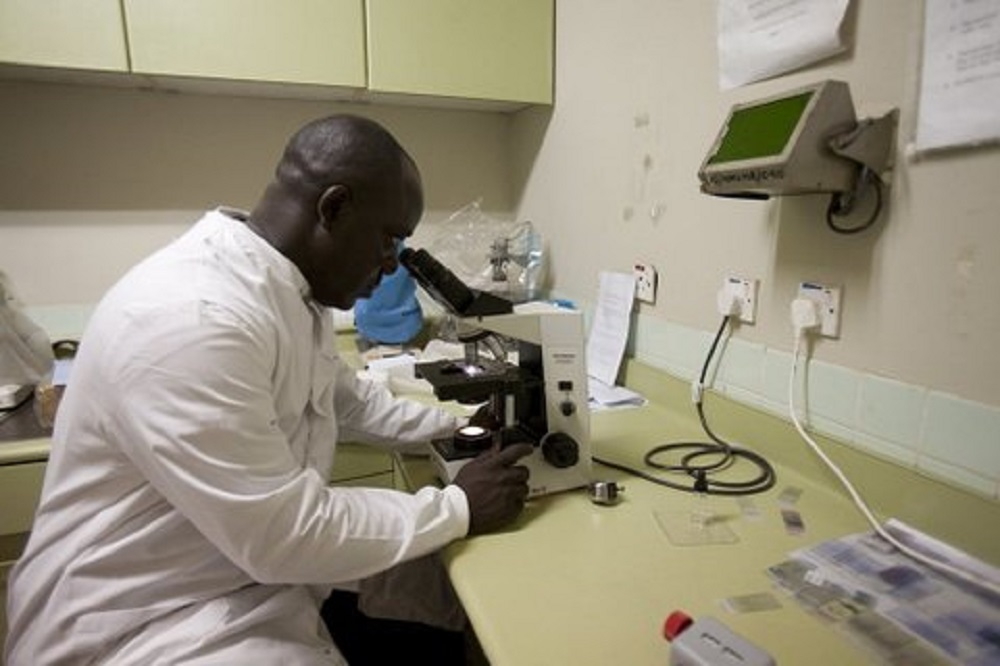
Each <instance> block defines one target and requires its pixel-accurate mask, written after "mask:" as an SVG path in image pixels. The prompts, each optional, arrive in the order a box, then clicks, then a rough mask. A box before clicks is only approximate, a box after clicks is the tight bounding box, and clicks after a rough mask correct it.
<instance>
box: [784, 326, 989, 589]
mask: <svg viewBox="0 0 1000 666" xmlns="http://www.w3.org/2000/svg"><path fill="white" fill-rule="evenodd" d="M804 339H805V329H799V330H797V332H796V336H795V349H794V351H793V352H792V371H791V374H790V377H789V382H788V410H789V413H790V414H791V417H792V423H794V424H795V429H796V430H798V431H799V435H801V436H802V439H804V440H805V441H806V443H807V444H808V445H809V447H810V448H811V449H812V450H813V451H814V452H815V453H816V455H817V456H819V458H820V460H822V461H823V462H824V463H825V464H826V466H827V467H829V468H830V471H832V472H833V473H834V475H835V476H836V477H837V479H838V480H839V481H840V483H841V485H843V486H844V488H845V489H846V490H847V492H848V494H849V495H850V496H851V499H852V500H854V504H855V506H857V508H858V510H859V511H861V514H862V515H863V516H864V517H865V519H866V520H867V521H868V523H869V524H870V525H871V526H872V529H874V530H875V532H876V533H877V534H878V535H879V536H880V537H882V538H883V539H885V540H886V541H888V542H889V543H890V544H892V545H893V546H895V547H896V548H897V549H899V551H900V552H902V553H903V554H904V555H908V556H909V557H911V558H913V559H914V560H917V561H918V562H921V563H923V564H926V565H927V566H929V567H931V568H932V569H936V570H938V571H941V572H943V573H945V574H948V575H951V576H954V577H955V578H959V579H961V580H964V581H966V582H967V583H971V584H973V585H975V586H977V587H980V588H982V589H985V590H989V591H990V592H992V593H993V594H996V595H998V596H1000V586H998V585H997V584H996V583H994V582H993V581H991V580H989V579H987V578H985V577H983V576H980V575H978V574H976V573H975V572H972V571H967V570H965V569H960V568H958V567H955V566H952V565H951V564H948V563H947V562H942V561H940V560H937V559H934V558H933V557H929V556H927V555H925V554H924V553H921V552H919V551H917V550H914V549H913V548H910V547H909V546H907V545H906V544H904V543H902V542H901V541H899V540H898V539H897V538H896V537H894V536H893V535H892V534H890V533H889V532H888V531H887V530H886V529H885V528H884V527H883V526H882V524H881V523H879V521H878V520H877V519H876V518H875V516H874V514H872V512H871V509H869V508H868V504H866V503H865V500H864V499H863V498H862V497H861V495H860V494H859V493H858V491H857V490H856V489H855V488H854V484H852V483H851V482H850V480H849V479H848V478H847V476H846V475H845V474H844V472H843V471H842V470H841V469H840V468H839V467H838V466H837V464H836V463H834V462H833V461H832V460H830V458H829V457H828V456H827V455H826V453H824V452H823V449H821V448H820V446H819V444H817V443H816V442H815V441H814V440H813V438H812V437H810V436H809V433H807V432H806V430H805V428H804V427H803V426H802V424H801V423H800V422H799V417H798V415H797V414H796V411H795V376H796V370H797V366H798V364H799V355H800V354H801V345H802V341H803V340H804Z"/></svg>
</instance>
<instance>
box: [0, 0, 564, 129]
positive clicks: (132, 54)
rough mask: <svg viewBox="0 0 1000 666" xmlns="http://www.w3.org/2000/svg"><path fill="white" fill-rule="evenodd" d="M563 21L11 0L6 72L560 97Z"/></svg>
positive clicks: (184, 85) (477, 101)
mask: <svg viewBox="0 0 1000 666" xmlns="http://www.w3.org/2000/svg"><path fill="white" fill-rule="evenodd" d="M554 23H555V0H85V1H84V0H45V1H44V2H43V1H41V0H0V64H3V65H13V67H6V66H3V67H0V76H24V75H27V76H28V77H43V78H52V77H55V78H57V79H58V78H69V79H70V80H74V81H84V82H86V81H91V80H95V81H96V82H98V83H100V82H105V81H114V82H116V83H118V82H121V81H125V82H127V83H135V84H138V85H143V86H148V85H152V86H154V87H156V86H160V85H162V86H165V87H167V88H179V89H191V90H196V91H200V92H219V93H229V92H234V91H237V92H239V93H241V94H250V95H263V96H273V97H306V98H317V99H360V100H366V99H367V100H374V101H385V102H391V103H392V102H398V103H408V102H410V103H418V104H421V105H430V106H442V105H443V106H455V105H456V104H457V105H459V106H462V105H468V106H471V107H472V108H484V109H495V110H511V109H516V108H519V107H523V106H525V105H529V104H551V103H552V77H553V59H554V34H553V32H554ZM23 65H30V67H22V66H23ZM39 66H41V67H42V69H40V68H39ZM108 72H125V73H128V75H126V76H124V77H122V76H121V75H119V74H108ZM94 73H97V75H96V76H93V74H94Z"/></svg>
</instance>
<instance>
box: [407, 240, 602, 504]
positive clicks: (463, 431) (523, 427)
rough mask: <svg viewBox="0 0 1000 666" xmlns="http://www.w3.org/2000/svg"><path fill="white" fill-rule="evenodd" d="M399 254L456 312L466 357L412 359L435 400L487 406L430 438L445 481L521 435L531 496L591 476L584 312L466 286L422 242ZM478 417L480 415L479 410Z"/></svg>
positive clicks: (433, 458)
mask: <svg viewBox="0 0 1000 666" xmlns="http://www.w3.org/2000/svg"><path fill="white" fill-rule="evenodd" d="M399 259H400V263H401V264H402V265H403V266H404V267H405V268H406V269H407V270H408V271H409V272H410V274H411V275H413V277H414V279H415V280H416V282H417V283H418V284H419V285H420V286H421V287H422V288H423V289H424V290H425V291H427V293H428V294H430V296H431V297H432V298H434V300H435V301H437V302H438V303H439V304H441V305H442V306H443V307H444V308H445V309H446V310H447V311H448V312H449V313H451V314H453V315H455V316H457V317H458V318H459V322H458V323H459V340H460V341H461V342H463V344H464V346H465V357H464V358H462V359H457V360H456V359H445V360H441V361H433V362H426V363H418V364H416V367H415V372H416V373H417V375H418V376H420V377H422V378H424V379H426V380H427V381H428V382H429V383H430V384H431V386H432V387H433V389H434V395H435V396H436V397H437V398H438V399H439V400H444V401H451V400H454V401H457V402H461V403H464V404H482V405H485V414H483V413H482V412H483V411H484V410H480V416H483V417H484V418H483V419H482V421H483V423H482V424H480V423H477V424H475V425H468V426H466V427H464V428H459V429H458V430H457V431H456V432H455V433H453V435H452V436H451V437H448V438H445V439H439V440H435V441H433V442H431V454H430V458H431V461H432V463H433V465H434V467H435V471H436V473H437V475H438V476H439V477H440V478H441V479H442V480H443V481H444V482H446V483H449V482H451V481H452V480H453V479H454V478H455V475H456V474H457V473H458V471H459V470H460V469H461V468H462V466H463V465H464V464H465V463H466V462H468V461H469V460H471V459H472V458H475V457H476V456H477V455H479V454H480V453H482V452H483V451H486V450H488V449H491V448H493V449H500V448H503V447H505V446H509V445H511V444H515V443H520V442H527V443H529V444H531V445H532V446H533V447H534V452H533V453H532V454H531V455H529V456H526V457H525V458H523V459H522V461H521V463H520V464H523V465H524V466H525V467H527V468H528V470H529V473H530V475H529V480H528V485H529V497H537V496H540V495H546V494H550V493H555V492H560V491H563V490H570V489H573V488H580V487H583V486H587V485H588V484H589V483H590V464H591V457H590V412H589V410H588V406H587V371H586V367H585V361H584V342H583V339H584V336H583V317H582V315H581V314H580V313H579V312H576V311H572V310H567V309H564V308H559V307H556V306H554V305H550V304H547V303H523V304H519V305H516V306H515V305H513V304H512V303H511V302H510V301H508V300H506V299H503V298H500V297H499V296H496V295H494V294H490V293H489V292H484V291H478V290H474V289H471V288H469V287H468V286H467V285H466V284H465V283H464V282H462V281H461V279H459V278H458V277H457V276H456V275H455V274H454V273H452V272H451V271H450V270H448V269H447V268H446V267H445V266H444V265H443V264H441V263H440V262H438V261H437V260H436V259H435V258H434V257H432V256H431V255H430V253H428V252H427V251H426V250H423V249H420V250H413V249H410V248H406V249H404V250H403V252H402V253H401V254H400V257H399ZM477 420H478V419H477Z"/></svg>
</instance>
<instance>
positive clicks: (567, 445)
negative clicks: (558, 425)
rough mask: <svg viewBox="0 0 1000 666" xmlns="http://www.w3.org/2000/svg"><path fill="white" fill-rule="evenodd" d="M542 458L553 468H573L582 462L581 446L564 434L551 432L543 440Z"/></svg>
mask: <svg viewBox="0 0 1000 666" xmlns="http://www.w3.org/2000/svg"><path fill="white" fill-rule="evenodd" d="M542 457H543V458H545V461H546V462H548V463H549V464H550V465H552V466H553V467H557V468H560V469H562V468H565V467H572V466H573V465H575V464H576V463H578V462H579V461H580V445H579V444H577V443H576V440H575V439H573V438H572V437H570V436H569V435H567V434H566V433H564V432H550V433H549V434H547V435H545V437H543V438H542Z"/></svg>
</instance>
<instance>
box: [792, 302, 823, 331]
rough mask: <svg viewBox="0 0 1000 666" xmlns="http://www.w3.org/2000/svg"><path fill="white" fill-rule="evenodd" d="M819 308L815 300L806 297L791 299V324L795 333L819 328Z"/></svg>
mask: <svg viewBox="0 0 1000 666" xmlns="http://www.w3.org/2000/svg"><path fill="white" fill-rule="evenodd" d="M819 325H820V318H819V308H818V307H817V306H816V302H815V301H812V300H810V299H808V298H796V299H795V300H794V301H792V326H794V327H795V332H796V334H797V335H802V334H803V333H805V332H806V331H812V330H815V329H817V328H819Z"/></svg>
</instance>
